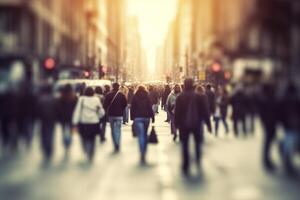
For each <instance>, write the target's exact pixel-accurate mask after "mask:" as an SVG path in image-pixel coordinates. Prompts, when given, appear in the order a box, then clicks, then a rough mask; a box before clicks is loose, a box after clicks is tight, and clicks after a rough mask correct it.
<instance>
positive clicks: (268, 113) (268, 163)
mask: <svg viewBox="0 0 300 200" xmlns="http://www.w3.org/2000/svg"><path fill="white" fill-rule="evenodd" d="M278 106H279V104H278V101H277V99H276V94H275V87H274V86H273V85H272V84H270V83H268V84H265V85H263V87H262V92H261V93H260V96H259V100H258V108H259V109H258V111H259V115H260V119H261V122H262V126H263V129H264V142H263V152H262V161H263V162H262V163H263V166H264V168H265V169H266V170H274V169H275V166H274V163H273V162H272V159H271V158H270V156H271V155H270V151H271V146H272V143H274V142H275V140H276V125H277V122H278V119H279V118H278Z"/></svg>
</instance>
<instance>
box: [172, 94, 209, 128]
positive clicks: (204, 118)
mask: <svg viewBox="0 0 300 200" xmlns="http://www.w3.org/2000/svg"><path fill="white" fill-rule="evenodd" d="M192 101H194V102H195V107H194V109H195V111H197V113H196V115H195V118H197V119H195V120H196V121H198V122H199V127H200V126H201V123H202V122H205V123H206V124H207V126H208V127H209V128H211V124H210V120H209V105H208V102H207V99H206V98H205V96H200V95H198V94H196V93H195V92H193V91H185V92H183V93H181V94H180V95H179V96H178V97H177V99H176V106H175V126H176V127H177V128H179V129H185V128H186V125H185V119H186V118H187V116H188V110H189V109H187V108H188V107H189V105H190V104H191V103H192ZM199 127H194V128H199Z"/></svg>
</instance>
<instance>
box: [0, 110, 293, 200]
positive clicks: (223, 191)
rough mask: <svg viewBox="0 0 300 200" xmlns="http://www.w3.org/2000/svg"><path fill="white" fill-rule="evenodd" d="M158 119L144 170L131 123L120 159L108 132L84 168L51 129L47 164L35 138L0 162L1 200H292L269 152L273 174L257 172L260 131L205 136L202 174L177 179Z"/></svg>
mask: <svg viewBox="0 0 300 200" xmlns="http://www.w3.org/2000/svg"><path fill="white" fill-rule="evenodd" d="M165 117H166V116H165V113H164V112H162V111H161V112H160V114H159V115H158V116H157V118H156V124H155V126H156V129H157V133H158V135H159V144H158V145H156V146H155V145H151V146H149V148H148V150H149V151H148V155H147V160H148V163H149V164H148V165H147V166H140V165H139V151H138V145H137V141H136V139H135V138H133V137H132V133H131V126H130V125H125V126H124V127H123V133H122V146H121V153H120V154H113V153H112V151H113V149H112V144H111V137H110V131H109V129H107V138H108V141H107V142H106V143H105V144H100V142H99V141H98V140H97V152H96V155H95V161H94V163H93V165H88V164H86V162H85V158H84V156H83V154H82V151H81V147H80V141H79V137H78V135H74V143H73V146H72V148H71V154H70V157H69V159H68V158H64V151H63V146H62V141H61V137H60V127H59V126H57V130H56V143H55V156H54V160H53V163H52V164H51V165H50V166H47V167H45V166H43V165H42V162H41V160H42V157H41V154H40V151H39V142H38V137H35V139H34V144H33V146H32V149H31V150H30V152H29V153H28V154H27V153H26V151H25V150H24V149H22V150H20V152H19V153H18V155H17V156H16V158H15V159H12V158H11V159H9V158H2V160H1V164H0V199H3V200H8V199H9V200H20V199H22V200H39V199H43V200H48V199H53V200H54V199H55V200H65V199H73V200H77V199H87V200H96V199H107V200H108V199H109V200H117V199H118V200H119V199H131V200H132V199H137V200H138V199H143V200H148V199H149V200H150V199H162V200H165V199H167V200H176V199H178V200H180V199H203V200H219V199H220V200H221V199H222V200H279V199H284V200H297V199H299V179H298V180H297V179H296V178H288V177H287V176H286V175H285V174H284V173H283V171H282V170H281V166H280V162H279V158H278V156H277V153H276V152H277V149H276V148H274V158H275V159H276V164H277V166H278V170H277V172H276V173H274V174H268V173H267V172H265V171H264V170H263V169H262V167H261V163H260V151H261V140H262V138H261V131H259V130H260V129H259V128H257V132H256V134H255V136H254V137H251V138H247V139H245V138H239V139H235V138H233V137H232V136H228V137H227V136H225V135H224V134H220V137H219V138H215V137H213V136H211V135H207V134H206V135H205V136H206V142H205V145H204V157H203V172H202V175H201V176H200V175H197V173H196V169H193V170H192V174H193V177H194V178H191V179H185V178H183V176H181V173H180V158H181V157H180V145H179V142H177V143H174V142H173V141H172V136H171V134H170V131H169V125H168V124H167V123H165V122H163V121H164V120H165ZM221 131H223V132H224V130H223V129H221ZM36 132H37V131H36ZM230 134H232V133H230ZM36 135H37V134H36ZM97 139H98V138H97Z"/></svg>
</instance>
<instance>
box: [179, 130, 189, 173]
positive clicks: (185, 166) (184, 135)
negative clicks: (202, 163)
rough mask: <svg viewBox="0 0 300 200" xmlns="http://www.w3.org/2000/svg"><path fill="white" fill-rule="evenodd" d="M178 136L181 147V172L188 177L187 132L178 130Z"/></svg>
mask: <svg viewBox="0 0 300 200" xmlns="http://www.w3.org/2000/svg"><path fill="white" fill-rule="evenodd" d="M180 135H181V145H182V149H181V150H182V152H181V153H182V172H183V173H184V175H189V167H190V158H189V132H188V131H185V130H180Z"/></svg>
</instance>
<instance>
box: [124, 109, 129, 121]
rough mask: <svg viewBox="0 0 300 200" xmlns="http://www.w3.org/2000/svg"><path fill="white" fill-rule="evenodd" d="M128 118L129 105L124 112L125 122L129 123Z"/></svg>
mask: <svg viewBox="0 0 300 200" xmlns="http://www.w3.org/2000/svg"><path fill="white" fill-rule="evenodd" d="M128 118H129V107H128V106H126V108H125V109H124V112H123V123H128Z"/></svg>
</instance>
